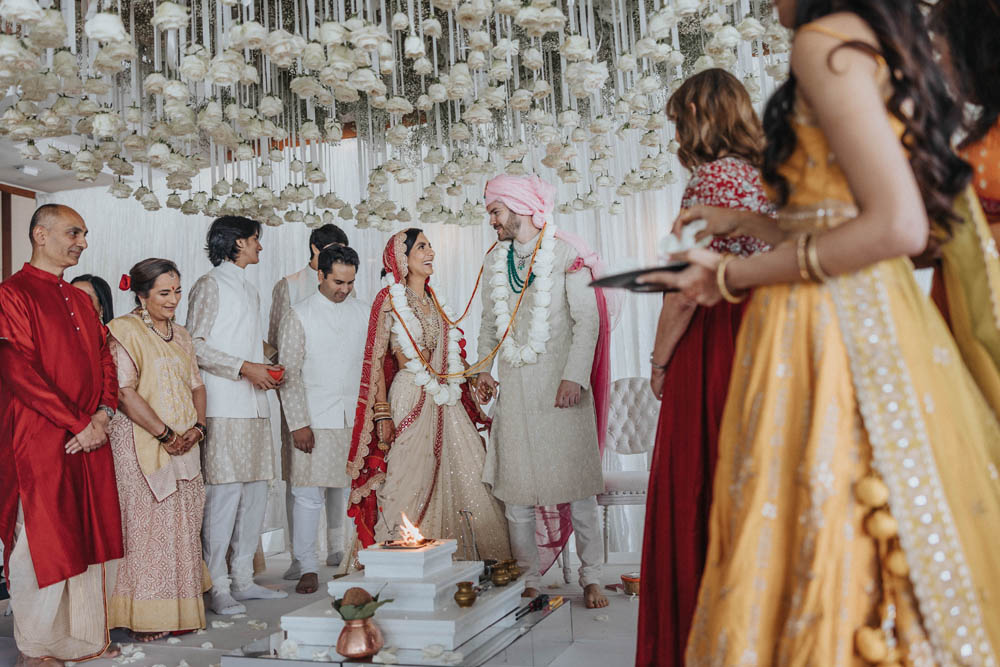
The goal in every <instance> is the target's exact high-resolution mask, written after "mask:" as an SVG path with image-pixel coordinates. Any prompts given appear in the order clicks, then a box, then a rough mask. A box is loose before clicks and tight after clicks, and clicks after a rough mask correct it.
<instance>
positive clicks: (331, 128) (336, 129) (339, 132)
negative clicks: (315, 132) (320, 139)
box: [323, 118, 344, 143]
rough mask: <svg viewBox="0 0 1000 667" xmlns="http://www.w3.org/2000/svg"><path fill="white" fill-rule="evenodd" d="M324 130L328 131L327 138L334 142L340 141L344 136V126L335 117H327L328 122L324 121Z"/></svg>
mask: <svg viewBox="0 0 1000 667" xmlns="http://www.w3.org/2000/svg"><path fill="white" fill-rule="evenodd" d="M323 131H324V132H326V138H327V140H328V141H332V142H334V143H336V142H338V141H340V140H341V139H342V138H343V137H344V128H343V126H342V125H341V124H340V123H338V122H337V121H336V120H335V119H333V118H327V119H326V122H325V123H323Z"/></svg>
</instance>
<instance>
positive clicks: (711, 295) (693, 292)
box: [636, 248, 722, 306]
mask: <svg viewBox="0 0 1000 667" xmlns="http://www.w3.org/2000/svg"><path fill="white" fill-rule="evenodd" d="M671 259H676V260H682V261H686V262H690V264H691V266H689V267H688V268H686V269H684V270H683V271H679V272H677V273H673V272H671V271H655V272H653V273H647V274H645V275H642V276H639V278H637V279H636V280H637V282H639V283H643V284H658V285H665V286H667V287H673V288H675V289H677V290H678V291H680V293H681V294H683V295H684V296H685V297H687V298H688V299H690V300H691V301H694V302H695V303H698V304H700V305H702V306H714V305H715V304H717V303H718V302H719V300H720V299H722V295H721V294H720V293H719V286H718V284H717V283H716V279H715V273H716V270H717V269H718V267H719V262H721V261H722V255H720V254H719V253H717V252H712V251H711V250H705V249H704V248H693V249H691V250H689V251H688V252H686V253H681V254H679V255H675V256H673V257H672V258H671Z"/></svg>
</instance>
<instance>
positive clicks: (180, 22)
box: [150, 2, 191, 30]
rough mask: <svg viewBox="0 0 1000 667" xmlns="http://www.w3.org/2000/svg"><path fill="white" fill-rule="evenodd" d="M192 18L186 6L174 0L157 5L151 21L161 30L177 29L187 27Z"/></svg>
mask: <svg viewBox="0 0 1000 667" xmlns="http://www.w3.org/2000/svg"><path fill="white" fill-rule="evenodd" d="M190 20H191V17H190V16H189V15H188V10H187V8H186V7H181V6H180V5H178V4H175V3H173V2H161V3H159V4H158V5H156V12H154V13H153V18H152V20H151V21H150V23H152V24H153V27H154V28H159V29H160V30H177V29H179V28H183V27H185V26H186V25H187V24H188V22H189V21H190Z"/></svg>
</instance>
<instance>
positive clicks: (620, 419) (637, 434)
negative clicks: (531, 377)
mask: <svg viewBox="0 0 1000 667" xmlns="http://www.w3.org/2000/svg"><path fill="white" fill-rule="evenodd" d="M609 403H610V406H609V411H608V412H609V414H608V435H607V439H606V440H605V450H610V451H613V452H615V453H617V454H648V453H649V452H650V451H652V449H653V445H654V444H655V442H656V422H657V420H658V418H659V413H660V403H659V401H657V400H656V398H655V397H654V396H653V392H652V391H651V390H650V388H649V380H648V379H647V378H641V377H631V378H622V379H620V380H615V381H614V382H613V383H612V385H611V396H610V400H609ZM648 490H649V470H648V467H647V469H646V470H605V471H604V493H602V494H600V495H598V496H597V504H598V505H599V506H600V507H601V508H602V514H603V517H602V518H603V526H604V562H607V561H608V507H610V506H612V505H645V504H646V494H647V491H648Z"/></svg>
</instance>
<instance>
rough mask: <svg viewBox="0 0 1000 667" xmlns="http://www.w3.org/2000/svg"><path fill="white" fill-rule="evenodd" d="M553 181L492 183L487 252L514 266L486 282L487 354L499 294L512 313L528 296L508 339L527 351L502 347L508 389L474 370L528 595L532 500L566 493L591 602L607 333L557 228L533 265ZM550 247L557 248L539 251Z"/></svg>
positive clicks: (487, 478) (493, 478) (601, 602)
mask: <svg viewBox="0 0 1000 667" xmlns="http://www.w3.org/2000/svg"><path fill="white" fill-rule="evenodd" d="M554 190H555V189H554V188H552V186H550V185H548V184H547V183H544V182H543V181H541V180H540V179H538V178H537V177H535V176H531V177H521V178H518V177H511V176H498V177H497V178H494V179H493V180H491V181H490V182H489V183H488V184H487V186H486V205H487V206H486V208H487V211H488V212H489V214H490V224H491V225H492V226H493V229H494V230H495V231H496V233H497V238H498V239H499V241H500V243H499V244H498V245H497V247H496V248H495V249H494V250H493V251H492V252H490V253H489V254H488V255H487V256H486V267H487V268H488V269H489V268H491V267H495V266H498V265H499V264H498V263H497V262H498V259H499V261H500V262H502V263H503V264H505V265H506V267H507V271H506V280H505V281H504V283H503V284H496V283H495V282H492V281H484V284H486V285H488V286H487V287H486V288H485V289H484V290H483V292H482V294H483V319H482V325H481V328H480V330H479V347H478V352H479V355H478V356H479V358H480V359H485V358H486V357H487V356H488V355H489V354H490V353H491V352H492V351H493V349H494V348H495V347H496V346H497V345H498V344H499V343H500V337H501V336H502V335H503V333H504V329H503V328H498V326H497V314H496V306H497V301H498V297H499V296H501V295H502V297H503V299H504V300H505V301H506V304H507V308H506V312H510V313H513V311H514V309H515V304H516V303H517V300H518V297H519V296H520V294H521V292H525V299H524V302H523V303H522V306H521V308H520V309H519V310H518V311H517V314H516V317H515V318H514V326H513V329H512V331H511V332H510V334H509V337H512V341H508V344H510V343H511V342H512V343H513V347H514V349H519V350H521V351H522V354H521V355H520V358H519V359H517V360H514V359H513V357H512V356H511V355H509V354H507V353H504V352H503V348H501V354H498V355H497V359H498V374H499V379H500V383H501V384H502V385H503V390H502V391H500V392H499V394H498V395H497V387H498V383H497V381H496V380H494V378H493V377H492V375H490V373H489V372H484V373H481V374H480V375H479V377H478V380H477V391H478V394H479V399H480V400H481V401H483V402H486V401H488V400H489V399H490V398H492V397H493V396H496V398H497V404H496V406H495V408H494V415H493V427H492V429H491V431H490V444H489V449H488V451H487V454H486V465H485V469H484V471H483V481H484V482H486V483H487V484H489V485H490V486H491V487H492V489H493V495H495V496H496V497H497V498H498V499H500V500H502V501H503V502H504V503H505V505H506V514H507V521H508V525H509V527H510V546H511V551H512V552H513V555H514V557H515V558H516V559H517V561H518V565H519V566H520V567H521V569H522V570H523V571H524V572H525V577H526V580H525V583H526V585H527V590H526V591H525V595H537V593H538V586H539V585H540V581H541V573H540V571H539V569H540V568H539V560H540V559H539V553H538V545H537V543H536V539H535V524H536V518H535V508H536V507H537V506H546V505H558V504H561V503H568V504H569V505H570V510H571V513H572V519H573V529H574V531H575V533H576V548H577V555H578V556H579V558H580V561H581V567H580V585H581V586H582V587H583V589H584V597H585V601H586V605H587V607H588V608H594V607H604V606H607V604H608V602H607V598H605V596H604V595H603V594H602V593H601V564H602V560H603V549H602V546H601V534H600V517H599V514H598V508H597V498H596V495H597V494H598V493H602V492H603V491H604V477H603V474H602V472H601V458H600V453H599V452H600V450H599V447H598V437H597V424H596V418H595V411H594V397H593V394H592V392H591V391H589V389H590V376H591V366H592V364H593V360H594V351H595V348H596V346H597V341H598V335H599V313H598V306H597V300H596V297H595V294H594V290H593V289H591V288H590V287H589V283H590V273H589V272H588V271H581V270H578V269H579V268H580V266H582V264H581V263H580V262H579V260H578V258H579V257H580V253H579V252H578V250H577V248H576V247H574V246H573V245H571V244H570V243H568V242H566V241H564V240H562V239H561V238H559V236H558V235H556V236H555V238H553V239H551V241H549V242H547V243H545V246H546V247H548V246H550V245H551V250H549V251H546V252H542V253H541V254H538V255H536V262H537V264H535V265H534V269H535V271H536V272H537V273H538V274H541V273H543V272H548V274H549V275H548V276H546V277H545V278H541V279H540V281H539V284H536V283H535V282H534V279H533V278H532V277H529V275H528V273H529V269H530V267H531V266H533V265H532V263H531V262H532V260H531V257H532V255H533V254H535V249H536V246H538V245H540V244H538V242H539V238H538V235H539V234H540V233H542V232H541V227H542V226H543V225H544V224H545V223H546V222H547V221H548V220H549V218H550V215H551V212H552V207H553V204H554V201H553V198H554ZM515 209H517V210H516V211H515ZM548 254H551V255H552V257H551V258H550V257H547V256H545V257H543V255H548ZM549 259H551V260H552V261H551V262H550V261H549ZM549 267H551V268H549ZM570 269H574V270H570ZM539 291H547V292H548V297H549V298H542V299H538V298H537V296H536V295H537V293H538V292H539ZM546 302H547V305H545V304H546ZM540 309H547V313H546V317H545V323H544V324H542V323H539V322H536V321H535V318H536V314H535V313H536V312H539V310H540ZM501 310H504V309H503V308H502V307H501ZM544 330H547V333H548V336H547V339H546V337H545V332H544ZM543 339H544V340H543ZM542 343H544V344H542ZM528 348H532V350H529V349H528Z"/></svg>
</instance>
